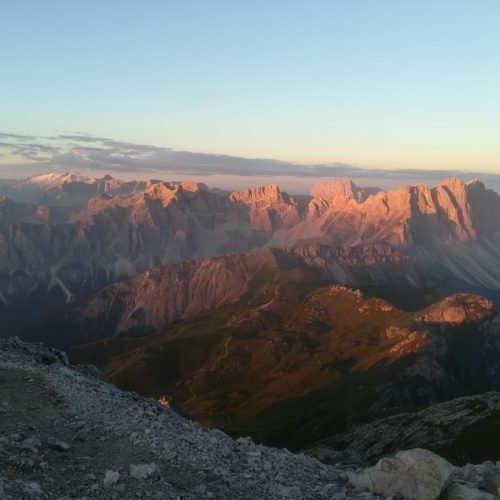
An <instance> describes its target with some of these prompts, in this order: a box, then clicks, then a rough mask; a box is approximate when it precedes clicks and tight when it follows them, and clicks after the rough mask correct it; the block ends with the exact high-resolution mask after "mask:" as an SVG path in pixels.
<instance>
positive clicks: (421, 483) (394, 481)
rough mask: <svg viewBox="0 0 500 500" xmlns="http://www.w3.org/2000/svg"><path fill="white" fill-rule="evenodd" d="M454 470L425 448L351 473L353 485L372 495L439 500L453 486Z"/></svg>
mask: <svg viewBox="0 0 500 500" xmlns="http://www.w3.org/2000/svg"><path fill="white" fill-rule="evenodd" d="M454 470H455V467H453V465H451V464H450V463H449V462H448V461H446V460H444V459H443V458H441V457H439V456H437V455H436V454H434V453H432V452H430V451H428V450H422V449H414V450H408V451H400V452H398V453H396V455H395V456H394V457H385V458H382V459H380V461H379V462H378V463H377V465H375V466H374V467H371V468H369V469H365V470H364V471H362V472H360V473H350V474H349V479H350V481H351V483H352V484H353V485H354V486H356V487H358V488H362V489H366V490H370V491H371V492H372V493H375V494H378V495H384V496H387V497H398V498H404V499H405V500H438V498H440V496H441V493H442V492H443V491H444V490H445V489H446V487H447V486H448V485H449V484H450V483H451V480H452V477H453V473H454Z"/></svg>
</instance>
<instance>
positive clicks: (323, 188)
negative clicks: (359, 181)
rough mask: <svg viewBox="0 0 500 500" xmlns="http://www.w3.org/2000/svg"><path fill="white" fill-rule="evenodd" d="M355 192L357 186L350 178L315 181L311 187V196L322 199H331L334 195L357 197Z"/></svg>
mask: <svg viewBox="0 0 500 500" xmlns="http://www.w3.org/2000/svg"><path fill="white" fill-rule="evenodd" d="M357 192H358V188H357V186H356V185H355V184H354V182H352V181H351V180H350V179H335V180H332V181H323V182H317V183H316V184H315V185H314V186H313V187H312V189H311V196H312V197H313V198H321V199H323V200H332V199H333V198H335V197H336V196H344V197H345V198H351V199H357V196H356V193H357Z"/></svg>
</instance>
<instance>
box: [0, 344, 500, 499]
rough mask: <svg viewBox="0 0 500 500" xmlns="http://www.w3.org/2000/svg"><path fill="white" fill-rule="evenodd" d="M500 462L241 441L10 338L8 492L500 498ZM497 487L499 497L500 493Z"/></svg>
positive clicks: (4, 453)
mask: <svg viewBox="0 0 500 500" xmlns="http://www.w3.org/2000/svg"><path fill="white" fill-rule="evenodd" d="M499 486H500V463H497V464H496V465H495V464H494V463H492V462H486V463H484V464H482V465H467V466H465V467H463V468H457V467H454V466H453V465H451V464H450V463H449V462H447V461H446V460H444V459H443V458H441V457H439V456H437V455H435V454H434V453H432V452H430V451H427V450H419V449H416V450H409V451H404V452H400V453H398V454H396V455H395V456H394V457H388V458H383V459H381V460H380V461H379V463H378V464H377V465H376V466H375V467H373V468H369V469H355V468H354V467H353V466H341V465H335V466H331V465H326V464H323V463H321V462H319V461H318V460H316V459H315V458H312V457H308V456H305V455H300V454H293V453H290V452H289V451H287V450H278V449H272V448H267V447H264V446H260V445H257V444H255V443H253V442H252V441H251V440H250V439H248V438H239V439H237V440H232V439H231V438H229V437H228V436H226V435H225V434H223V433H222V432H220V431H217V430H207V429H204V428H202V427H200V426H199V425H197V424H196V423H194V422H192V421H189V420H187V419H186V418H184V417H183V416H181V415H180V414H179V413H178V412H176V411H175V410H174V409H172V408H171V407H168V406H167V407H164V406H161V405H160V404H159V403H157V402H156V401H153V400H149V399H145V398H142V397H140V396H138V395H136V394H134V393H127V392H122V391H120V390H118V389H117V388H115V387H114V386H112V385H110V384H108V383H106V382H104V381H103V380H102V379H101V378H100V375H99V373H98V372H97V371H96V370H94V369H92V368H89V367H70V366H68V363H67V360H66V357H65V355H64V354H63V353H60V352H58V351H55V350H50V349H46V348H44V347H42V346H40V345H33V344H26V343H23V342H21V341H19V340H18V339H7V340H2V341H0V498H2V499H17V498H42V499H43V498H56V499H57V498H59V499H60V500H62V499H63V498H64V499H68V498H80V499H83V498H87V499H101V498H102V499H113V498H174V499H177V498H183V499H198V498H214V499H217V498H219V499H220V498H239V499H240V498H242V499H244V498H248V499H255V498H265V499H268V498H269V499H273V498H275V499H277V498H334V499H371V498H384V497H385V496H387V497H389V496H398V497H402V498H408V499H418V500H420V499H421V500H423V499H426V500H427V499H428V500H431V499H433V498H436V499H437V498H444V499H447V500H451V499H454V500H457V499H484V500H486V499H493V498H498V494H499V493H500V490H499ZM495 495H497V496H495Z"/></svg>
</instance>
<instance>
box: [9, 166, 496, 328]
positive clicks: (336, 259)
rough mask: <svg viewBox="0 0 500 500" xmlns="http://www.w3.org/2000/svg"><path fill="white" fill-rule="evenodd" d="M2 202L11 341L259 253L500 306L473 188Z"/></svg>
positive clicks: (142, 185)
mask: <svg viewBox="0 0 500 500" xmlns="http://www.w3.org/2000/svg"><path fill="white" fill-rule="evenodd" d="M2 192H3V193H6V194H3V196H2V198H0V318H1V319H2V323H3V324H4V325H5V327H6V331H7V330H8V331H9V332H14V331H16V330H17V329H18V328H19V327H20V326H24V325H25V324H26V321H25V320H26V318H27V317H28V318H30V319H33V317H36V316H37V315H38V314H40V312H45V311H46V310H47V308H51V307H53V306H57V305H61V304H64V303H70V302H73V301H75V300H77V299H79V298H81V297H85V296H88V295H89V294H91V293H92V292H95V291H97V290H99V289H100V288H102V287H103V286H105V285H107V284H109V283H112V282H116V281H120V280H123V279H126V278H129V277H131V276H133V275H135V274H137V273H141V272H144V271H146V270H148V269H151V268H154V267H157V266H162V265H167V264H172V263H179V262H183V261H190V260H196V259H203V258H206V257H214V256H224V255H228V254H234V253H247V252H255V251H258V250H259V249H265V248H267V249H272V248H281V249H286V251H287V252H289V253H293V254H295V255H297V256H298V257H300V258H301V259H302V260H303V261H304V262H305V263H306V264H307V265H309V266H312V267H314V268H318V269H320V270H321V271H322V272H323V273H324V274H325V275H326V276H329V277H330V278H331V279H333V280H334V281H336V282H339V283H343V284H347V285H352V286H359V285H367V284H381V283H383V284H397V285H400V284H403V283H404V284H406V285H408V286H417V287H430V286H437V287H439V288H440V289H442V290H443V291H444V292H447V293H452V292H455V291H472V292H479V293H483V294H485V295H486V296H488V297H489V298H492V299H493V300H495V301H496V300H497V299H498V293H499V290H500V271H499V269H500V267H499V265H498V264H499V263H500V251H499V250H498V242H499V238H500V196H499V195H497V194H496V192H494V191H492V190H488V189H486V187H485V186H484V185H483V184H482V183H481V182H479V181H471V182H469V183H464V182H462V181H460V180H456V179H452V180H448V181H443V182H442V183H441V184H439V185H437V186H436V187H433V188H428V187H427V186H424V185H416V186H405V187H402V188H400V189H398V190H394V191H389V192H384V191H381V190H378V189H376V188H368V189H363V188H359V187H357V186H356V185H354V184H353V183H352V182H351V181H349V180H336V181H331V182H324V183H320V184H318V185H316V186H315V187H314V188H313V190H312V195H311V196H309V197H306V196H296V197H294V196H290V195H288V194H286V193H283V192H281V191H280V189H279V188H278V187H277V186H275V185H270V186H264V187H260V188H255V189H249V190H246V191H240V192H233V193H226V192H223V191H220V190H216V189H212V190H210V189H209V188H208V187H207V186H206V185H203V184H197V183H192V182H163V181H148V182H145V181H120V180H116V179H113V178H111V177H110V176H105V177H103V178H100V179H97V178H91V177H84V176H80V175H77V174H46V175H39V176H35V177H32V178H29V179H27V180H25V181H8V182H5V181H4V183H3V184H1V185H0V193H2ZM13 193H15V195H13ZM22 200H24V201H22ZM26 200H28V202H26ZM26 313H28V314H26Z"/></svg>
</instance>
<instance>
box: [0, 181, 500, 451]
mask: <svg viewBox="0 0 500 500" xmlns="http://www.w3.org/2000/svg"><path fill="white" fill-rule="evenodd" d="M0 189H1V191H2V193H3V194H2V197H1V199H0V224H1V225H0V238H1V246H0V263H1V269H2V274H1V279H0V298H1V301H0V318H1V323H2V326H3V328H2V335H3V336H8V335H19V336H20V337H21V338H24V339H27V340H31V341H35V342H39V341H43V342H45V343H46V344H47V345H50V346H58V347H63V348H66V349H69V351H70V354H71V356H72V357H73V359H74V360H76V361H79V362H85V363H91V364H97V365H98V366H99V367H100V368H101V369H102V370H103V372H104V373H105V375H106V376H107V377H108V378H109V379H110V380H111V381H113V382H115V383H116V384H117V385H119V386H120V387H123V388H127V389H133V390H135V391H137V392H140V393H143V394H146V395H148V396H151V397H153V398H155V399H157V400H161V401H164V402H165V401H167V402H168V401H174V402H175V404H176V405H179V406H180V407H182V408H183V411H185V412H186V413H188V414H189V415H191V417H192V418H194V419H196V420H198V421H199V422H201V423H203V424H205V425H209V426H216V427H219V428H222V429H224V430H226V431H228V432H229V433H232V434H234V435H242V434H244V435H246V434H250V435H252V436H253V437H254V438H255V439H257V440H262V441H264V442H268V443H272V444H277V445H280V446H288V447H293V448H301V447H307V446H312V445H313V444H314V443H316V442H318V441H321V440H324V439H329V438H330V437H331V436H334V435H337V434H338V433H341V432H347V431H348V430H349V429H350V428H351V426H352V425H354V423H355V422H360V421H370V422H371V421H376V420H377V419H378V418H381V417H382V416H384V415H386V414H387V412H389V413H390V412H397V411H398V409H400V408H422V407H425V406H428V405H431V404H433V403H436V402H439V401H447V400H450V399H452V398H454V397H458V396H464V395H468V394H474V393H476V392H481V391H486V390H492V389H499V388H500V387H499V384H500V372H499V371H498V369H497V363H496V359H497V356H498V352H497V350H498V347H497V346H498V345H500V337H499V335H500V330H499V328H498V324H499V323H498V321H497V320H496V314H495V307H496V306H497V305H498V303H499V298H500V250H499V248H500V247H499V243H500V241H499V238H500V196H499V195H497V194H496V193H495V192H494V191H492V190H489V189H487V188H486V186H485V185H484V184H483V183H481V182H479V181H475V180H473V181H470V182H464V181H461V180H457V179H450V180H446V181H442V182H441V183H439V184H438V185H436V186H434V187H428V186H426V185H423V184H418V185H414V186H404V187H401V188H399V189H395V190H392V191H384V190H382V189H378V188H374V187H370V188H363V187H360V186H357V185H356V184H355V183H353V182H352V181H350V180H346V179H339V180H331V181H328V182H321V183H318V184H317V185H315V186H314V187H313V189H312V191H311V194H310V195H307V196H306V195H295V196H292V195H289V194H287V193H285V192H283V191H282V190H281V189H280V188H279V187H278V186H277V185H267V186H262V187H257V188H249V189H247V190H243V191H237V192H228V191H224V190H221V189H217V188H209V187H207V185H205V184H202V183H195V182H171V181H162V180H151V181H142V180H141V181H131V180H127V181H122V180H119V179H115V178H113V177H111V176H104V177H102V178H94V177H88V176H81V175H78V174H59V173H57V174H44V175H37V176H35V177H31V178H29V179H25V180H20V181H8V182H7V181H6V182H4V184H2V186H1V187H0ZM497 337H498V338H497ZM478 357H480V358H481V359H482V362H481V363H479V364H478V363H477V359H478Z"/></svg>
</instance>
